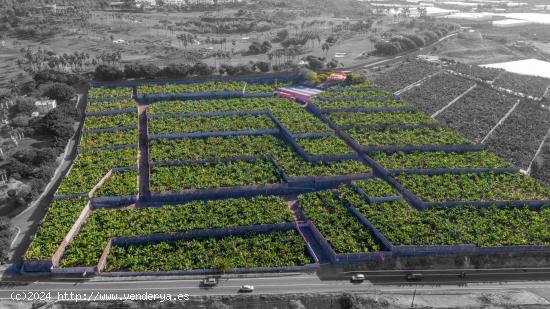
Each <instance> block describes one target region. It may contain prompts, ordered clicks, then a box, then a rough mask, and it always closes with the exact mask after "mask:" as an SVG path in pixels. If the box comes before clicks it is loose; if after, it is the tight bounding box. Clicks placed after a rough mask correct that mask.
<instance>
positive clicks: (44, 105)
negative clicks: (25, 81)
mask: <svg viewBox="0 0 550 309" xmlns="http://www.w3.org/2000/svg"><path fill="white" fill-rule="evenodd" d="M34 106H36V109H37V111H38V112H39V113H42V114H45V113H47V112H49V111H51V110H52V109H54V108H56V107H57V102H56V101H55V100H40V101H36V102H34Z"/></svg>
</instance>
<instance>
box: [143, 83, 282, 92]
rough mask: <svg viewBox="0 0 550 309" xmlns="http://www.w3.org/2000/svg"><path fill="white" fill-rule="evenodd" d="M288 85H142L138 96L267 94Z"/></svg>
mask: <svg viewBox="0 0 550 309" xmlns="http://www.w3.org/2000/svg"><path fill="white" fill-rule="evenodd" d="M286 85H288V83H281V82H274V83H246V82H243V81H207V82H203V83H190V84H166V85H143V86H139V87H138V94H140V95H153V94H181V93H199V92H246V93H269V92H273V91H274V90H275V89H277V88H279V87H284V86H286Z"/></svg>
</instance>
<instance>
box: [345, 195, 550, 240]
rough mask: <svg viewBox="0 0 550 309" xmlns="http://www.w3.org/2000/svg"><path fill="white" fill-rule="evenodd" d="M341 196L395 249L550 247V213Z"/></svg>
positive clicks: (547, 209)
mask: <svg viewBox="0 0 550 309" xmlns="http://www.w3.org/2000/svg"><path fill="white" fill-rule="evenodd" d="M340 192H341V194H342V195H343V196H344V198H345V199H347V200H348V201H349V202H350V203H351V204H352V206H353V207H354V208H356V209H357V210H358V211H359V212H360V213H361V214H362V215H363V216H364V217H365V218H366V219H367V220H369V222H370V223H372V224H373V225H374V226H375V227H376V228H377V229H378V230H379V231H380V232H381V233H382V234H383V235H384V236H386V238H388V240H389V241H390V242H392V243H393V245H461V244H474V245H477V246H479V247H500V246H509V245H550V238H549V237H548V235H550V208H548V207H545V208H542V209H541V210H540V211H531V210H528V209H527V208H524V207H515V208H504V209H499V208H496V207H473V206H459V207H448V208H445V207H438V208H431V209H426V210H423V211H419V210H417V209H415V208H413V207H411V206H409V205H408V204H407V202H405V201H404V200H403V201H397V202H389V203H374V204H367V203H366V202H365V201H364V199H363V198H362V197H361V196H360V195H359V194H357V193H356V192H354V191H353V190H352V189H351V188H349V187H343V186H342V187H341V188H340Z"/></svg>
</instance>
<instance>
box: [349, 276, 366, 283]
mask: <svg viewBox="0 0 550 309" xmlns="http://www.w3.org/2000/svg"><path fill="white" fill-rule="evenodd" d="M364 280H365V275H363V274H355V275H353V276H351V281H355V282H362V281H364Z"/></svg>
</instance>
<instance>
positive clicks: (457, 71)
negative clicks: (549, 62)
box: [316, 60, 550, 184]
mask: <svg viewBox="0 0 550 309" xmlns="http://www.w3.org/2000/svg"><path fill="white" fill-rule="evenodd" d="M374 79H375V81H377V82H378V84H379V85H381V86H383V87H384V88H386V89H391V90H392V91H394V92H395V93H398V94H399V96H400V98H401V100H402V101H406V102H410V103H411V104H412V105H414V106H416V107H417V108H418V109H419V110H421V111H423V112H425V113H427V114H428V115H430V116H431V118H433V119H436V120H439V121H441V122H442V123H443V124H445V125H446V126H447V127H450V128H452V129H455V130H456V131H458V132H459V133H460V134H462V135H464V136H466V137H468V138H469V139H471V140H473V141H475V142H476V143H479V144H482V145H484V146H486V148H487V149H488V150H491V151H493V152H495V153H497V154H498V155H499V156H500V157H502V158H503V159H505V160H506V161H508V162H510V163H511V164H512V165H513V166H516V167H519V168H521V169H523V170H524V171H526V172H527V173H529V174H530V175H533V176H534V177H536V178H538V179H539V180H541V181H543V182H544V183H545V184H550V177H548V175H549V174H548V173H545V172H544V171H547V170H550V161H548V160H545V158H548V156H549V155H550V154H549V151H548V149H550V148H548V147H547V145H548V143H549V142H550V109H548V104H547V103H545V102H546V101H545V100H546V99H544V98H543V97H544V96H545V94H546V96H548V89H550V80H549V79H547V78H542V77H536V76H527V75H520V74H515V73H509V72H506V71H504V70H502V69H495V68H487V67H481V66H477V65H467V64H463V63H458V62H446V61H441V62H439V63H432V62H425V61H419V60H415V61H405V62H403V63H400V64H398V65H396V66H395V67H393V68H390V69H389V70H385V71H384V72H381V73H380V74H378V76H377V77H374ZM327 102H328V103H333V101H326V102H322V103H323V104H325V103H327ZM353 102H354V104H355V101H353ZM376 102H377V103H378V102H380V101H379V100H377V101H376ZM316 103H317V102H316ZM336 104H340V103H339V102H338V101H337V103H336ZM320 107H321V108H330V107H329V106H321V105H320Z"/></svg>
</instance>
